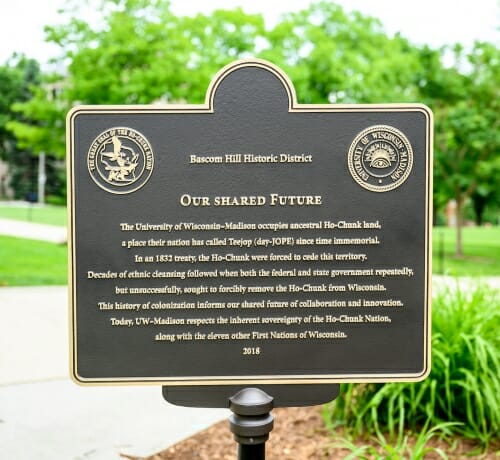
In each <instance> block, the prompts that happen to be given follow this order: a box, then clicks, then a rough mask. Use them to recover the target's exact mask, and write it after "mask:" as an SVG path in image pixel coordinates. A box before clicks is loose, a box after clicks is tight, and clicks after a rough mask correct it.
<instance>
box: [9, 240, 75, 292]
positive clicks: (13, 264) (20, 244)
mask: <svg viewBox="0 0 500 460" xmlns="http://www.w3.org/2000/svg"><path fill="white" fill-rule="evenodd" d="M67 267H68V263H67V247H66V245H58V244H54V243H46V242H44V241H36V240H26V239H23V238H15V237H11V236H3V235H2V236H0V286H46V285H65V284H67V283H68V275H67V273H68V269H67Z"/></svg>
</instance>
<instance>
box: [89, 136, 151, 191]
mask: <svg viewBox="0 0 500 460" xmlns="http://www.w3.org/2000/svg"><path fill="white" fill-rule="evenodd" d="M87 165H88V169H89V173H90V176H91V177H92V179H93V180H94V182H95V183H96V184H97V185H98V186H99V187H101V188H102V189H104V190H106V191H108V192H110V193H116V194H125V193H131V192H135V191H136V190H138V189H140V188H141V187H142V186H143V185H144V184H145V183H146V182H147V181H148V179H149V177H150V176H151V173H152V172H153V166H154V157H153V149H152V148H151V145H150V143H149V142H148V140H147V139H146V138H145V137H144V136H143V135H142V134H141V133H139V132H138V131H136V130H135V129H131V128H123V127H118V128H110V129H108V130H106V131H104V132H103V133H101V134H99V136H97V137H96V138H95V139H94V141H93V142H92V144H91V145H90V148H89V152H88V155H87Z"/></svg>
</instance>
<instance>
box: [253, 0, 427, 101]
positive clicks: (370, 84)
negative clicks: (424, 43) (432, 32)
mask: <svg viewBox="0 0 500 460" xmlns="http://www.w3.org/2000/svg"><path fill="white" fill-rule="evenodd" d="M268 40H269V42H270V47H269V48H268V49H266V50H264V51H263V52H262V56H263V57H264V58H266V59H269V60H270V61H273V62H276V63H279V64H281V65H282V66H283V68H284V69H285V70H286V71H287V73H288V74H289V76H290V77H291V79H292V81H293V82H294V84H295V87H296V89H297V94H298V97H300V99H301V101H302V102H306V103H327V102H332V103H335V102H336V103H371V102H407V101H418V100H419V88H418V86H417V84H416V82H415V75H416V74H417V72H418V71H419V68H420V65H421V64H420V62H419V54H418V49H417V48H416V47H415V46H413V45H411V44H410V43H409V42H408V41H407V40H406V39H404V38H403V37H401V36H399V35H396V36H395V37H393V38H390V37H388V36H387V34H386V33H385V31H384V30H383V27H382V24H381V23H380V21H378V20H377V19H374V18H371V17H367V16H364V15H362V14H361V13H358V12H353V13H350V14H347V13H345V12H344V11H343V10H342V8H341V7H340V6H338V5H336V4H334V3H331V2H326V1H322V2H319V3H315V4H312V5H311V6H310V7H309V8H308V9H306V10H303V11H301V12H298V13H291V14H288V15H286V16H285V17H284V18H283V20H282V21H281V22H280V23H279V24H278V25H277V26H276V27H275V28H274V30H272V31H270V33H269V35H268Z"/></svg>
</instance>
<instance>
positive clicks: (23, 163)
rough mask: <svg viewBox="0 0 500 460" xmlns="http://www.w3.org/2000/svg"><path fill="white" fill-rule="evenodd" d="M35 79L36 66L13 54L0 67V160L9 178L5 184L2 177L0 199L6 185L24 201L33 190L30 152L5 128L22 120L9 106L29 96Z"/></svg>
mask: <svg viewBox="0 0 500 460" xmlns="http://www.w3.org/2000/svg"><path fill="white" fill-rule="evenodd" d="M39 78H40V68H39V65H38V63H37V62H36V61H35V60H33V59H28V58H26V57H25V56H23V55H14V56H12V57H11V58H10V59H9V60H8V61H7V63H6V64H5V65H3V66H0V89H1V90H0V159H2V160H3V161H5V162H6V163H7V165H8V167H9V174H10V177H11V179H12V180H11V183H10V184H7V182H6V180H5V179H6V178H2V181H1V187H0V197H1V196H3V197H5V196H6V194H7V187H8V185H10V186H12V187H13V189H14V196H15V198H24V197H25V196H26V194H27V193H28V192H30V191H31V192H32V191H34V190H35V189H34V183H36V160H35V158H34V157H33V153H32V151H31V149H29V148H24V146H22V145H20V144H19V143H18V142H17V139H16V137H15V136H14V135H13V133H12V132H11V131H10V129H9V126H10V124H12V123H16V122H25V121H26V120H25V119H23V117H22V116H21V115H20V114H19V113H18V112H16V111H14V110H13V106H14V105H15V103H17V102H19V101H27V100H29V99H30V98H31V97H32V88H33V85H36V84H37V83H38V81H39Z"/></svg>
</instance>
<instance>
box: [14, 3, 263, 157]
mask: <svg viewBox="0 0 500 460" xmlns="http://www.w3.org/2000/svg"><path fill="white" fill-rule="evenodd" d="M68 5H69V6H68V9H67V11H66V14H69V15H70V19H69V20H68V22H67V23H66V24H63V25H58V26H53V27H47V28H46V33H47V40H48V41H50V42H52V43H55V44H57V45H59V47H60V49H61V54H60V56H59V57H58V58H57V59H56V60H55V62H56V63H57V64H58V65H59V66H63V67H65V72H64V74H62V75H51V76H50V78H47V79H46V81H45V82H44V84H43V85H41V86H40V87H39V88H38V89H37V91H36V93H35V94H34V97H33V99H31V100H30V101H29V102H26V103H24V104H19V105H18V106H17V109H18V110H20V111H21V112H22V113H23V114H24V115H25V116H27V117H29V118H33V119H36V120H39V123H38V124H37V125H36V126H33V125H26V124H22V123H18V124H11V126H10V127H11V129H12V130H13V131H14V132H15V134H16V136H18V138H19V139H20V140H21V141H22V142H23V143H25V144H30V145H33V146H34V149H35V150H37V151H46V152H48V151H50V152H53V153H55V154H57V155H58V156H59V157H63V156H64V153H65V145H64V142H65V137H64V128H65V125H64V120H65V115H66V113H67V111H68V110H69V109H70V108H71V107H72V106H73V105H75V104H150V103H155V102H186V101H189V102H190V103H196V102H202V101H203V100H204V97H205V92H206V89H207V86H208V84H209V82H210V79H211V77H212V76H213V75H214V74H215V72H216V71H217V70H219V68H220V67H221V66H222V65H225V64H227V63H228V62H230V61H231V60H233V59H236V58H240V57H243V56H248V55H252V54H254V46H255V40H256V37H257V35H258V34H260V33H262V31H263V30H264V22H263V19H262V17H261V16H260V15H246V14H245V13H243V11H242V10H235V11H215V12H214V13H213V14H212V15H211V16H209V17H207V16H203V15H198V16H196V17H194V18H189V17H176V16H175V15H174V14H173V13H172V12H171V10H170V6H169V2H168V1H166V0H155V1H151V0H114V1H104V0H102V1H100V2H98V4H97V8H98V10H99V12H100V14H101V17H102V18H103V22H102V24H100V25H93V24H88V23H86V22H85V21H82V20H80V19H78V11H79V10H78V8H79V7H80V6H79V5H80V2H76V1H73V2H69V3H68ZM54 87H57V89H58V91H57V94H55V96H54V97H51V94H50V92H51V89H52V88H54Z"/></svg>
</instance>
